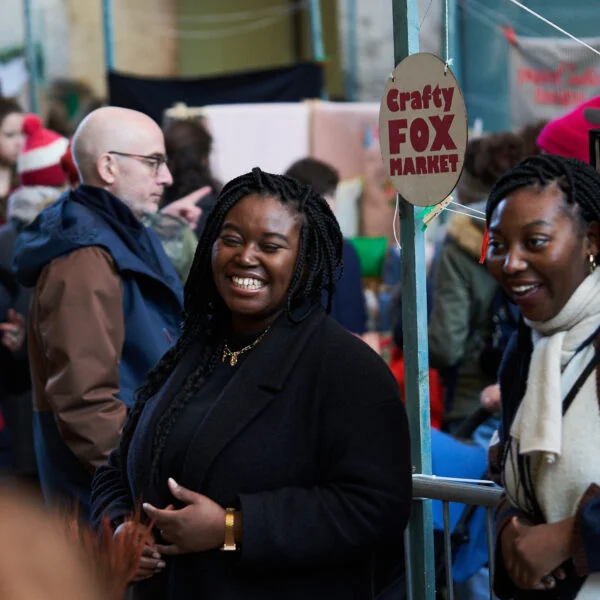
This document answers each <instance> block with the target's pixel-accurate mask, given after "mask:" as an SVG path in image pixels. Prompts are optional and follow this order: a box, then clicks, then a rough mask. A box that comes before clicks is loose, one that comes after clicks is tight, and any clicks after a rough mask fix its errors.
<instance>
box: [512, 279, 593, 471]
mask: <svg viewBox="0 0 600 600" xmlns="http://www.w3.org/2000/svg"><path fill="white" fill-rule="evenodd" d="M525 323H526V324H527V325H528V326H529V327H531V330H532V331H531V334H532V341H533V353H532V355H531V363H530V366H529V374H528V376H527V389H526V392H525V396H524V398H523V400H522V402H521V405H520V407H519V409H518V411H517V414H516V416H515V419H514V421H513V425H512V427H511V435H512V437H513V438H515V439H517V440H518V441H519V446H520V454H531V453H535V452H541V453H543V454H544V458H545V460H546V461H547V462H549V463H552V462H554V461H555V460H556V459H557V458H558V457H560V454H561V441H562V419H563V415H562V402H563V398H562V393H561V375H562V372H563V370H564V368H565V366H566V365H567V364H568V362H569V360H570V359H571V358H573V356H574V355H575V353H576V351H577V350H578V348H579V347H580V346H581V345H582V344H583V343H584V342H585V341H586V340H587V339H588V338H589V337H590V336H592V335H593V334H594V332H595V331H596V330H597V329H598V327H600V269H596V270H595V271H594V273H592V274H591V275H589V276H588V277H586V278H585V279H584V280H583V282H582V283H581V284H580V285H579V287H578V288H577V289H576V290H575V292H574V293H573V295H572V296H571V298H569V301H568V302H567V303H566V304H565V306H564V307H563V308H562V310H561V311H560V312H559V313H558V314H557V315H556V316H555V317H553V318H552V319H550V320H548V321H544V322H537V321H529V320H527V319H525Z"/></svg>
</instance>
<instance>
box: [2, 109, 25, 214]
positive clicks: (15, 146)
mask: <svg viewBox="0 0 600 600" xmlns="http://www.w3.org/2000/svg"><path fill="white" fill-rule="evenodd" d="M23 116H24V115H23V109H22V108H21V107H20V106H19V105H18V104H17V103H16V102H15V101H14V100H11V99H10V98H2V97H0V223H3V222H4V219H5V208H6V201H7V200H8V195H9V194H10V192H11V191H12V190H13V189H14V188H15V187H16V186H17V185H18V179H17V171H16V168H15V166H16V162H17V156H18V155H19V152H20V151H21V148H22V147H23V144H24V143H25V138H24V136H23V132H22V125H23Z"/></svg>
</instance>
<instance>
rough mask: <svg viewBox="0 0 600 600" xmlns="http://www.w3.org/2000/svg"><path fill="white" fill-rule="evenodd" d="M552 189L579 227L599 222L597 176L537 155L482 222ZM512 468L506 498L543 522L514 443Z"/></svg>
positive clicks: (497, 190)
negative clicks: (522, 193) (511, 203)
mask: <svg viewBox="0 0 600 600" xmlns="http://www.w3.org/2000/svg"><path fill="white" fill-rule="evenodd" d="M551 186H556V188H557V189H558V190H560V191H561V192H562V193H563V195H564V198H565V202H566V204H567V206H569V207H577V208H578V210H577V217H576V218H577V219H578V220H579V222H580V225H582V226H585V225H586V224H589V223H592V222H594V221H598V222H600V175H599V174H598V173H597V172H596V170H595V169H594V168H593V167H592V166H590V165H589V164H587V163H584V162H582V161H580V160H577V159H575V158H565V157H562V156H555V155H552V154H540V155H536V156H531V157H529V158H526V159H525V160H523V161H522V162H521V163H519V164H518V165H517V166H516V167H514V168H513V169H510V170H509V171H507V172H506V173H505V174H504V175H502V176H501V177H500V178H499V179H498V181H497V182H496V184H495V185H494V187H493V188H492V190H491V192H490V195H489V198H488V202H487V206H486V221H487V224H488V225H489V223H490V220H491V218H492V215H493V213H494V211H495V210H496V208H497V206H498V204H500V202H502V200H504V199H505V198H506V197H507V196H509V195H510V194H513V193H514V192H516V191H517V190H521V189H526V188H529V189H531V190H533V191H534V192H539V193H542V192H543V191H545V190H547V189H549V188H550V187H551ZM509 461H510V463H511V464H512V469H513V471H514V472H515V473H516V474H517V477H518V479H517V490H516V492H515V494H514V496H513V495H511V496H510V498H509V499H510V500H511V502H512V503H513V504H515V506H519V507H520V508H521V509H523V510H525V511H527V512H528V513H529V514H530V516H531V517H532V519H533V522H535V523H541V522H543V521H544V517H543V512H542V509H541V507H540V504H539V501H538V498H537V495H536V492H535V486H534V483H533V477H532V469H531V462H530V457H529V456H525V455H522V454H521V453H520V448H519V443H518V441H517V440H512V441H511V440H508V441H507V443H506V446H505V451H504V456H503V463H504V464H506V463H507V462H509Z"/></svg>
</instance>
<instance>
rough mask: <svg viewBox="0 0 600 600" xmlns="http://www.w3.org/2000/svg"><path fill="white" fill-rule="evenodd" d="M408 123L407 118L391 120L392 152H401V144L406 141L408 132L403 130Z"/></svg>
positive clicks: (390, 139)
mask: <svg viewBox="0 0 600 600" xmlns="http://www.w3.org/2000/svg"><path fill="white" fill-rule="evenodd" d="M407 125H408V121H407V120H406V119H393V120H391V121H390V122H389V125H388V133H389V141H390V154H400V145H401V144H403V143H404V142H405V141H406V134H404V133H402V131H403V130H404V129H406V127H407Z"/></svg>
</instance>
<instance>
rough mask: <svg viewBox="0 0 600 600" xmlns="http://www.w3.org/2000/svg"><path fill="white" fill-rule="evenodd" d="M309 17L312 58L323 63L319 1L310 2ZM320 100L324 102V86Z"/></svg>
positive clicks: (311, 0) (323, 52) (323, 50)
mask: <svg viewBox="0 0 600 600" xmlns="http://www.w3.org/2000/svg"><path fill="white" fill-rule="evenodd" d="M308 8H309V17H310V41H311V46H312V48H311V50H312V58H313V60H314V61H316V62H323V61H324V60H325V48H324V46H323V23H322V21H321V1H320V0H310V2H309V5H308ZM321 98H322V99H323V100H325V99H326V98H327V93H326V91H325V85H323V89H322V90H321Z"/></svg>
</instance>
